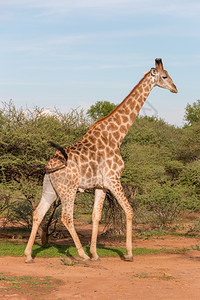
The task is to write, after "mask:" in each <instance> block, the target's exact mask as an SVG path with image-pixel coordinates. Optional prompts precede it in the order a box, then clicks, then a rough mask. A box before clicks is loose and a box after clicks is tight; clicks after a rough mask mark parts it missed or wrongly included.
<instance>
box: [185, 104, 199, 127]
mask: <svg viewBox="0 0 200 300" xmlns="http://www.w3.org/2000/svg"><path fill="white" fill-rule="evenodd" d="M184 119H185V121H186V122H187V124H188V125H192V124H193V123H195V122H199V121H200V100H197V101H196V102H194V103H193V104H192V105H190V104H187V106H186V109H185V116H184Z"/></svg>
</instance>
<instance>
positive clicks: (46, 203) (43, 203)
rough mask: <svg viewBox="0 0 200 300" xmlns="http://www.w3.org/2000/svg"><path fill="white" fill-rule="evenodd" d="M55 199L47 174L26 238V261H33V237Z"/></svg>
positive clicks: (55, 195)
mask: <svg viewBox="0 0 200 300" xmlns="http://www.w3.org/2000/svg"><path fill="white" fill-rule="evenodd" d="M56 199H57V194H56V192H55V190H54V188H53V186H52V184H51V181H50V178H49V175H47V174H46V175H45V177H44V181H43V192H42V197H41V200H40V203H39V205H38V206H37V208H36V210H35V211H34V213H33V225H32V230H31V235H30V237H29V240H28V244H27V246H26V249H25V255H26V260H25V262H26V263H31V262H33V258H32V256H31V252H32V247H33V244H34V241H35V237H36V234H37V231H38V227H39V226H40V224H41V222H42V220H43V218H44V216H45V214H46V212H47V211H48V209H49V208H50V206H51V204H52V203H53V202H54V201H55V200H56Z"/></svg>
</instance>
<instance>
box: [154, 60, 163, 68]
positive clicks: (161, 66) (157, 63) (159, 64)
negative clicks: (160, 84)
mask: <svg viewBox="0 0 200 300" xmlns="http://www.w3.org/2000/svg"><path fill="white" fill-rule="evenodd" d="M155 65H156V69H157V70H163V63H162V59H161V58H156V59H155Z"/></svg>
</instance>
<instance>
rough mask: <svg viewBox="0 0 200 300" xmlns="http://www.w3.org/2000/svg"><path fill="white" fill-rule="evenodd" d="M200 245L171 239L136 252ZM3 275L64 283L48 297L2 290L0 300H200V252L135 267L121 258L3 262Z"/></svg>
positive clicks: (138, 259) (140, 260) (138, 261)
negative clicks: (71, 261)
mask: <svg viewBox="0 0 200 300" xmlns="http://www.w3.org/2000/svg"><path fill="white" fill-rule="evenodd" d="M197 244H199V240H197V239H188V238H182V237H178V238H177V237H167V238H165V239H163V238H161V239H154V240H150V241H149V240H145V241H143V240H137V241H134V247H135V246H137V247H147V248H162V247H165V248H178V247H181V248H182V247H191V246H192V245H197ZM0 273H3V274H7V275H18V276H23V275H27V276H37V277H39V278H42V277H45V276H51V277H52V278H54V279H59V280H61V281H62V283H61V284H59V285H58V286H57V290H53V291H51V292H50V293H47V294H46V295H41V296H34V292H33V291H32V292H31V291H30V294H29V296H25V295H24V294H22V293H21V292H20V291H12V290H10V291H5V290H4V289H2V288H1V282H0V299H15V300H16V299H28V300H29V299H42V300H45V299H54V300H58V299H60V300H62V299H67V300H68V299H101V300H111V299H114V300H118V299H125V300H126V299H127V300H128V299H145V300H146V299H148V300H149V299H182V300H183V299H187V300H190V299H200V251H197V250H190V251H188V252H186V253H184V254H159V255H136V256H135V257H134V262H125V261H123V260H121V259H120V258H119V257H118V258H101V261H98V262H90V263H85V264H83V263H76V264H74V265H73V266H68V265H63V264H62V262H61V259H60V258H37V257H36V258H35V263H33V264H25V263H24V257H17V258H15V257H0Z"/></svg>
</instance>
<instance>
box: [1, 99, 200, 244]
mask: <svg viewBox="0 0 200 300" xmlns="http://www.w3.org/2000/svg"><path fill="white" fill-rule="evenodd" d="M199 101H200V100H199ZM199 101H197V104H199ZM113 108H115V104H113V103H109V102H107V101H99V102H97V103H96V104H95V105H93V106H91V108H90V109H89V110H88V112H87V116H85V115H84V113H83V111H80V112H78V111H77V110H72V111H71V112H70V113H66V114H62V113H60V112H59V111H58V110H55V111H54V112H53V113H48V114H47V113H45V110H44V109H40V108H37V107H36V108H34V109H33V110H28V109H26V110H23V109H22V108H20V109H17V108H16V107H15V106H14V104H13V103H12V102H10V103H7V104H3V106H2V108H1V109H0V133H1V134H0V145H1V147H0V158H1V159H0V214H1V217H4V216H6V217H8V218H10V220H11V221H13V222H18V223H20V222H21V223H23V224H24V225H26V226H27V227H30V224H31V222H32V219H31V218H32V217H31V215H32V211H33V210H34V209H35V207H36V206H37V204H38V202H39V200H40V196H41V185H42V180H43V176H44V171H45V168H44V167H45V164H46V162H47V161H48V159H49V158H50V157H51V156H52V155H53V152H54V149H52V148H50V147H49V145H48V141H51V140H53V142H55V143H58V144H60V145H61V146H68V145H70V144H73V143H74V142H75V141H77V140H79V139H80V138H81V137H82V136H83V134H84V133H85V132H86V131H87V130H88V128H89V126H90V124H91V118H92V119H93V121H94V120H96V119H98V118H100V117H104V116H105V115H107V114H108V113H109V112H110V110H112V109H113ZM195 108H196V106H195ZM186 112H188V108H186ZM188 120H189V119H188ZM199 141H200V121H198V120H196V121H195V122H192V123H191V124H190V126H185V127H184V128H176V127H174V126H171V125H169V124H167V123H165V122H164V121H163V120H161V119H158V118H154V117H139V118H137V119H136V120H135V122H134V124H133V126H132V127H131V129H130V130H129V132H128V134H127V136H126V138H125V139H124V141H123V144H122V146H121V149H120V151H121V154H122V157H123V159H124V162H125V169H124V172H123V174H122V178H121V179H122V184H123V187H124V190H125V193H126V195H127V198H128V199H129V201H130V203H131V205H132V207H133V209H134V211H135V215H136V218H137V216H138V220H139V219H141V216H142V215H143V216H144V217H143V221H145V222H147V218H148V216H149V218H150V219H151V220H154V226H155V224H156V225H162V226H168V225H169V224H170V222H173V220H174V219H175V218H176V217H177V216H178V215H179V214H180V213H181V211H183V210H189V211H197V212H199V211H200V204H199V203H200V201H199V200H200V176H199V174H200V165H199V161H200V142H199ZM93 202H94V194H93V193H90V194H89V193H86V194H82V193H80V194H78V195H77V199H76V205H75V218H76V219H80V218H82V217H84V218H85V219H86V218H87V219H89V218H88V216H89V215H91V212H92V209H93ZM60 210H61V208H60V202H59V199H58V201H57V202H55V203H54V204H53V205H52V206H51V208H50V210H49V212H48V213H47V215H46V217H45V219H44V221H43V223H42V224H41V228H40V235H41V238H43V239H44V241H45V239H46V241H47V240H48V236H49V234H51V233H52V232H53V231H54V230H55V229H56V225H57V221H58V219H59V216H60ZM90 220H91V217H90ZM103 221H104V222H106V224H107V225H108V227H112V226H113V227H120V228H123V226H124V224H125V218H124V214H123V212H122V210H121V207H120V206H119V204H118V203H117V201H116V199H115V198H114V197H113V196H112V195H111V194H110V193H107V196H106V200H105V205H104V211H103ZM136 221H137V220H136ZM109 222H110V223H109Z"/></svg>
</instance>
